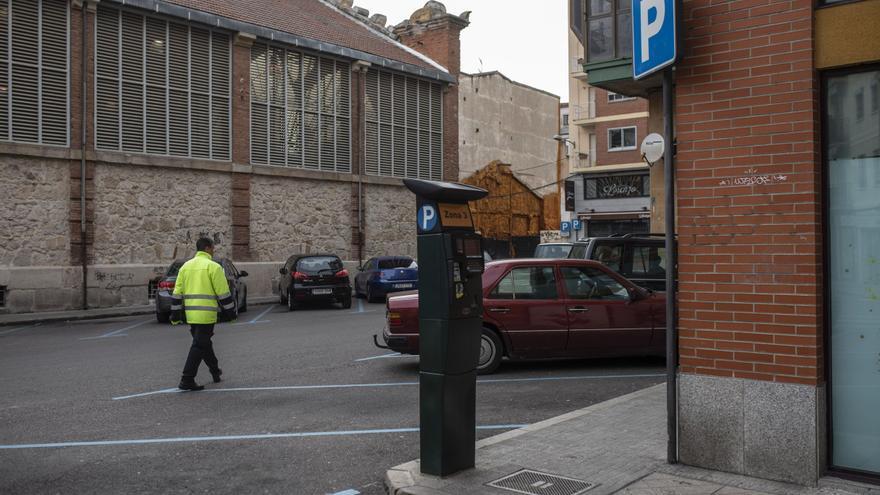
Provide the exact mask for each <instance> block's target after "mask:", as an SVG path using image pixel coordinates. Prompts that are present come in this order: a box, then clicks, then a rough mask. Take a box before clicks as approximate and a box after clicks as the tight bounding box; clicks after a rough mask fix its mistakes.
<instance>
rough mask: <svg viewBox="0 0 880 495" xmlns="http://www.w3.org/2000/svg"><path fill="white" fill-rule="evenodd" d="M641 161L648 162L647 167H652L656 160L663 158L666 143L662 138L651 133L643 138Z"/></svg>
mask: <svg viewBox="0 0 880 495" xmlns="http://www.w3.org/2000/svg"><path fill="white" fill-rule="evenodd" d="M641 149H642V160H645V161H646V162H648V166H649V167H650V166H652V165H654V163H656V162H657V160H659V159H661V158H663V152H664V151H666V141H665V140H664V139H663V136H661V135H660V134H657V133H656V132H652V133H651V134H648V135H647V136H645V139H643V140H642V148H641Z"/></svg>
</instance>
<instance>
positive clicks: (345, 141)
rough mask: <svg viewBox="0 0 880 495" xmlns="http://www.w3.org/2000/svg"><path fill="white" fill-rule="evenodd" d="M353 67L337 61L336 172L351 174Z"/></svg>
mask: <svg viewBox="0 0 880 495" xmlns="http://www.w3.org/2000/svg"><path fill="white" fill-rule="evenodd" d="M350 74H351V66H350V65H349V64H348V63H347V62H342V61H339V60H337V61H336V171H337V172H351V118H350V115H351V79H350Z"/></svg>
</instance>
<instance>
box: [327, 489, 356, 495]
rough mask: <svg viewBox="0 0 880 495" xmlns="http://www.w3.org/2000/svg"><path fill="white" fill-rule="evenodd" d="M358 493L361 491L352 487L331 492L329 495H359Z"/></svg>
mask: <svg viewBox="0 0 880 495" xmlns="http://www.w3.org/2000/svg"><path fill="white" fill-rule="evenodd" d="M360 494H361V492H359V491H357V490H355V489H353V488H349V489H348V490H342V491H341V492H336V493H331V494H330V495H360Z"/></svg>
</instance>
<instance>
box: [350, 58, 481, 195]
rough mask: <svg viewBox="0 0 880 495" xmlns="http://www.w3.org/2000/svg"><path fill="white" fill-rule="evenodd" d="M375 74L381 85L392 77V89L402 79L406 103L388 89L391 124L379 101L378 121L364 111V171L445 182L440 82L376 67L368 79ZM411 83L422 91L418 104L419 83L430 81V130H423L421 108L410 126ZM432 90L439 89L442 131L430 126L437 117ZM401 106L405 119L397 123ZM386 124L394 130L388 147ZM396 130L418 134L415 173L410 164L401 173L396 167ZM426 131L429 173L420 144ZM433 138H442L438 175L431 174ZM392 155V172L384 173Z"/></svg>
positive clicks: (442, 95) (405, 143)
mask: <svg viewBox="0 0 880 495" xmlns="http://www.w3.org/2000/svg"><path fill="white" fill-rule="evenodd" d="M372 74H376V80H377V84H378V85H381V84H382V80H383V77H382V76H383V75H386V76H390V77H389V78H390V79H391V81H392V88H393V87H394V81H396V80H403V81H404V93H405V96H404V98H403V101H402V102H399V101H397V100H395V99H394V91H393V89H392V90H389V91H391V92H390V95H391V96H390V98H391V112H392V118H391V120H390V121H385V120H383V117H382V116H383V114H382V110H381V108H382V105H381V103H380V102H379V101H377V102H376V107H377V108H376V117H375V119H373V118H370V116H369V113H370V112H365V115H364V123H365V126H364V141H365V146H364V149H365V163H366V171H365V172H366V175H373V176H379V177H397V178H411V179H429V180H443V179H444V177H443V163H444V155H445V150H444V144H443V137H444V128H443V101H444V100H443V99H444V98H445V95H444V94H443V88H442V86H441V85H440V84H438V83H435V82H432V81H425V80H424V79H419V78H416V77H412V76H409V75H406V74H400V73H396V72H391V71H387V70H380V69H376V68H372V67H371V68H370V69H369V72H368V75H367V76H366V77H369V76H370V75H372ZM368 81H369V79H368ZM412 81H414V82H415V83H416V87H417V88H419V89H418V94H417V96H416V101H420V99H421V98H422V96H421V84H419V83H420V82H427V83H428V88H429V91H428V98H429V101H428V103H427V108H428V112H429V113H428V117H427V122H428V128H427V129H423V128H422V127H421V124H420V122H421V120H422V116H421V113H420V111H419V105H417V106H416V115H415V117H414V120H415V123H416V125H415V127H413V126H411V125H410V124H409V121H410V118H411V117H412V116H411V115H410V114H409V113H408V111H409V105H408V100H409V99H410V98H409V94H408V91H409V89H408V88H409V86H410V84H409V83H410V82H412ZM432 89H433V90H436V91H437V94H438V96H439V102H438V105H437V106H438V108H439V110H440V113H439V116H436V118H437V119H439V128H438V129H437V130H434V129H432V127H431V122H432V121H433V120H434V118H435V115H434V113H433V111H432V109H431V108H432V107H431V101H430V95H431V91H432ZM369 90H370V88H369V82H367V91H369ZM478 90H479V88H477V91H478ZM377 94H378V95H379V96H380V98H381V95H382V89H381V87H379V86H377ZM368 98H370V96H368V95H367V94H365V95H364V99H365V100H366V99H368ZM401 103H402V104H403V105H404V118H403V123H402V124H398V123H396V122H395V121H394V113H395V109H396V105H398V104H401ZM389 122H390V123H389ZM371 125H374V126H376V128H377V131H376V135H377V137H376V147H377V149H376V154H377V156H376V158H377V163H376V165H371V163H370V155H371V151H372V150H370V149H369V142H368V136H367V135H368V129H369V127H370V126H371ZM383 125H390V126H391V129H392V134H391V144H390V146H388V147H387V148H385V147H383V141H382V132H381V128H382V126H383ZM395 129H398V130H403V131H404V135H408V133H409V132H414V133H415V134H416V151H415V156H416V166H415V167H416V168H415V174H413V173H410V169H411V165H410V164H409V163H406V164H405V165H406V166H404V167H403V169H402V170H400V169H399V167H398V166H397V163H398V161H397V160H396V158H397V157H396V153H395V150H396V149H397V147H398V146H396V145H395V138H394V135H395V133H394V130H395ZM425 132H427V134H428V139H429V142H428V143H427V146H426V148H427V150H428V159H427V163H428V169H427V170H424V169H423V167H422V166H421V164H422V156H421V150H422V148H423V146H422V143H421V136H422V133H425ZM434 138H436V139H439V142H440V147H439V153H440V157H439V159H438V161H437V163H436V173H433V174H432V170H433V169H434V168H435V167H434V164H433V162H434V158H435V157H434V147H433V146H432V143H431V140H432V139H434ZM404 139H405V138H404ZM407 144H408V143H407V142H406V141H404V146H403V148H404V149H406V145H407ZM389 153H390V163H391V166H390V171H389V170H383V168H384V167H383V164H384V165H385V166H387V163H389V162H385V161H384V156H385V155H387V154H389ZM410 154H411V151H410V150H407V151H406V152H405V155H410ZM371 169H373V170H371Z"/></svg>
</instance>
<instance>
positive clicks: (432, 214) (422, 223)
mask: <svg viewBox="0 0 880 495" xmlns="http://www.w3.org/2000/svg"><path fill="white" fill-rule="evenodd" d="M410 218H412V217H410ZM416 221H417V222H418V224H419V232H431V231H432V230H434V227H436V226H437V208H435V207H434V205H422V207H421V208H419V212H418V214H417V215H416Z"/></svg>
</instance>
